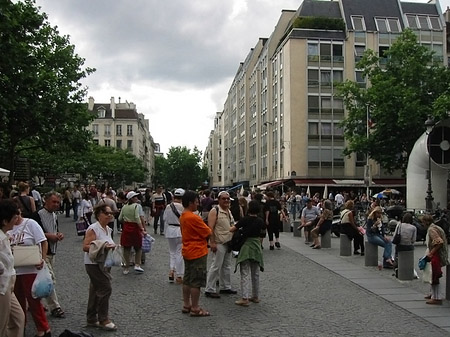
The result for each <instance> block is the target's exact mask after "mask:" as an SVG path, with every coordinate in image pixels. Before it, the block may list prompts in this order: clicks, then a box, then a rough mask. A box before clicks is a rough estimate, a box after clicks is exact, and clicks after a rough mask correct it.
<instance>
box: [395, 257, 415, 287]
mask: <svg viewBox="0 0 450 337" xmlns="http://www.w3.org/2000/svg"><path fill="white" fill-rule="evenodd" d="M398 279H399V280H402V281H411V280H413V279H414V250H408V251H400V252H398Z"/></svg>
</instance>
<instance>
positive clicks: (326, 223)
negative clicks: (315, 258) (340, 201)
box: [311, 200, 333, 249]
mask: <svg viewBox="0 0 450 337" xmlns="http://www.w3.org/2000/svg"><path fill="white" fill-rule="evenodd" d="M332 221H333V203H332V202H331V201H330V200H325V201H324V209H323V212H322V214H321V216H320V219H319V222H318V223H317V225H316V227H314V229H313V230H312V231H311V236H312V238H313V241H314V246H313V247H312V249H320V248H321V245H320V241H319V234H320V235H324V234H325V233H326V232H327V231H329V230H330V229H331V223H332Z"/></svg>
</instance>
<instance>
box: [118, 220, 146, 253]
mask: <svg viewBox="0 0 450 337" xmlns="http://www.w3.org/2000/svg"><path fill="white" fill-rule="evenodd" d="M120 244H121V245H122V246H123V247H142V231H141V229H140V228H139V226H138V224H137V223H135V222H124V223H123V226H122V234H121V235H120Z"/></svg>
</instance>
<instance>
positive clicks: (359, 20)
mask: <svg viewBox="0 0 450 337" xmlns="http://www.w3.org/2000/svg"><path fill="white" fill-rule="evenodd" d="M351 18H352V24H353V30H356V31H365V30H366V24H365V22H364V17H362V16H352V17H351Z"/></svg>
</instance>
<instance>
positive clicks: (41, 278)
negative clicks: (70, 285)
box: [31, 263, 54, 298]
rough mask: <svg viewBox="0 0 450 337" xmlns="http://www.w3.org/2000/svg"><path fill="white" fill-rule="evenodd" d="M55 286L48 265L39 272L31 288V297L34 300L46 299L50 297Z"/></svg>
mask: <svg viewBox="0 0 450 337" xmlns="http://www.w3.org/2000/svg"><path fill="white" fill-rule="evenodd" d="M53 288H54V285H53V280H52V276H51V275H50V271H49V270H48V267H47V264H46V263H44V266H43V267H42V269H41V270H39V271H38V273H37V275H36V278H35V279H34V282H33V285H32V286H31V296H33V298H45V297H48V296H49V295H50V294H51V292H52V291H53Z"/></svg>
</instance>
